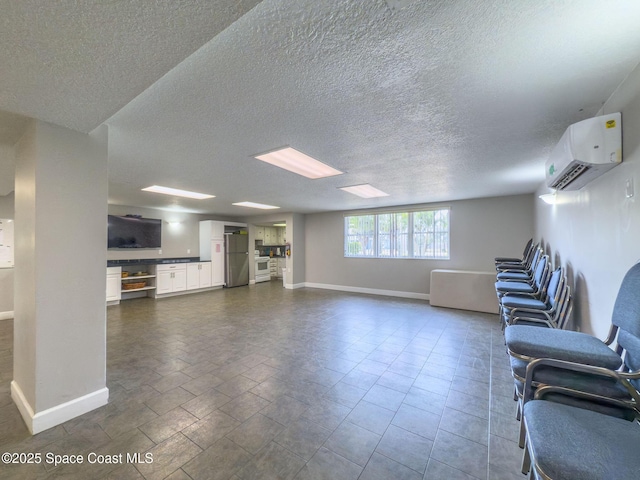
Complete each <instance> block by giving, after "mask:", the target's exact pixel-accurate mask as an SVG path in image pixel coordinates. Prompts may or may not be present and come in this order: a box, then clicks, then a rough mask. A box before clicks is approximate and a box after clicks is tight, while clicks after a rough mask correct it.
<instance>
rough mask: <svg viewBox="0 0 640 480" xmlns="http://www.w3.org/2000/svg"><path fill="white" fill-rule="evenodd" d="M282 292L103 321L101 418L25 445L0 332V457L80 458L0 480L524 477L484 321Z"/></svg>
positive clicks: (328, 294) (359, 298) (136, 305)
mask: <svg viewBox="0 0 640 480" xmlns="http://www.w3.org/2000/svg"><path fill="white" fill-rule="evenodd" d="M281 285H282V284H281V283H279V282H270V283H263V284H258V285H255V286H250V287H240V288H235V289H229V290H217V291H213V292H207V293H201V294H193V295H186V296H181V297H174V298H169V299H163V300H158V301H155V300H152V299H146V298H145V299H137V300H128V301H125V302H123V303H122V304H121V305H120V306H115V307H109V308H108V311H107V316H108V328H107V350H108V357H107V358H108V362H107V386H108V387H109V390H110V398H109V404H108V405H106V406H104V407H102V408H99V409H97V410H94V411H92V412H90V413H88V414H86V415H83V416H81V417H79V418H76V419H73V420H71V421H68V422H66V423H65V424H63V425H59V426H57V427H55V428H52V429H50V430H48V431H45V432H42V433H40V434H38V435H35V436H29V434H28V432H27V430H26V428H25V427H24V424H23V423H22V420H21V418H20V415H19V413H18V410H17V409H16V407H15V406H14V405H13V403H12V401H11V398H10V392H9V383H10V381H11V378H12V335H13V331H12V321H11V320H7V321H0V382H1V383H0V452H6V451H8V452H41V453H42V455H45V454H46V453H51V454H61V455H71V454H82V455H83V458H84V459H85V463H83V464H82V465H59V466H57V467H54V466H53V465H51V464H45V463H42V464H40V465H27V466H19V467H16V466H2V465H0V477H1V478H3V479H8V478H11V479H12V478H16V479H18V478H19V479H29V478H34V479H35V478H38V479H39V478H73V479H75V478H77V479H94V478H95V479H97V478H114V479H116V478H117V479H134V478H137V479H140V478H145V479H161V478H169V479H172V480H177V479H189V478H191V479H196V480H199V479H233V480H239V479H243V480H248V479H276V478H277V479H300V480H302V479H331V480H339V479H361V480H365V479H381V480H389V479H394V480H395V479H416V480H418V479H429V480H433V479H447V480H458V479H471V480H473V479H489V480H499V479H521V478H523V476H522V474H520V473H519V470H520V461H521V458H522V450H520V449H519V448H518V447H517V444H516V440H517V433H518V432H517V429H518V423H517V422H516V420H515V402H514V401H513V399H512V385H513V383H512V380H511V377H510V374H509V370H508V361H507V358H506V354H505V349H504V345H503V340H502V334H501V332H500V328H499V324H498V322H497V317H496V316H494V315H488V314H479V313H473V312H463V311H459V310H450V309H443V308H432V307H430V306H429V304H428V303H427V302H424V301H419V300H405V299H397V298H390V297H375V296H367V295H358V294H348V293H341V292H335V291H324V290H318V289H298V290H285V289H283V288H282V286H281ZM90 452H93V453H94V454H104V455H116V454H120V453H122V454H123V455H126V454H127V453H136V452H138V453H142V454H144V453H147V452H148V453H151V454H152V458H153V462H152V463H126V457H124V458H125V463H124V464H108V463H101V464H89V463H87V459H88V454H89V453H90ZM143 458H144V457H143Z"/></svg>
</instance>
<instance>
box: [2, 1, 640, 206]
mask: <svg viewBox="0 0 640 480" xmlns="http://www.w3.org/2000/svg"><path fill="white" fill-rule="evenodd" d="M0 11H1V12H2V16H0V44H1V45H2V49H0V65H2V74H0V109H1V110H4V111H5V112H11V114H0V143H4V144H9V143H12V142H15V141H16V139H17V138H18V137H17V136H18V133H16V132H19V131H20V129H21V128H22V126H21V125H23V124H24V117H34V118H39V119H42V120H46V121H49V122H52V123H56V124H59V125H63V126H65V127H68V128H73V129H76V130H80V131H83V132H90V131H92V130H93V129H94V128H96V127H97V126H99V125H101V124H104V123H106V124H107V125H109V177H110V178H109V179H110V190H109V197H110V198H109V201H110V203H114V204H121V205H136V206H141V207H151V208H177V209H185V210H188V211H193V212H201V213H215V214H221V215H235V216H241V215H255V214H257V213H259V212H256V211H254V210H248V209H246V208H242V207H234V206H232V205H231V203H232V202H239V201H245V200H248V201H254V202H260V203H267V204H272V205H277V206H280V207H281V210H280V211H281V212H299V213H309V212H318V211H328V210H350V209H357V208H369V207H376V206H389V205H405V204H413V203H426V202H441V201H449V200H455V199H463V198H475V197H487V196H495V195H510V194H518V193H528V192H533V191H534V190H535V188H536V187H537V186H538V185H539V184H540V182H541V181H542V180H543V177H544V172H543V165H544V161H545V159H546V156H547V155H548V153H549V152H550V150H551V148H552V147H553V146H554V145H555V143H556V142H557V141H558V139H559V138H560V136H561V135H562V133H563V131H564V129H565V128H566V127H567V126H568V125H569V124H571V123H574V122H576V121H579V120H581V119H584V118H587V117H591V116H593V115H595V114H596V113H597V112H598V110H599V109H600V107H601V106H602V104H603V102H604V101H605V100H606V99H607V98H608V97H609V96H610V95H611V93H613V91H614V90H615V88H616V87H617V86H618V85H619V84H620V83H621V82H622V80H623V79H624V78H625V77H626V76H627V75H628V74H629V72H630V71H631V70H632V69H633V68H634V67H635V66H636V64H637V63H638V62H639V61H640V29H639V28H638V26H637V22H636V21H635V20H637V19H638V18H640V2H638V1H637V0H619V1H607V2H604V1H602V0H597V1H596V0H564V1H562V2H558V1H557V0H546V1H543V0H531V1H525V0H521V1H517V2H514V1H508V0H491V1H482V2H478V1H477V0H460V1H455V2H452V1H449V0H440V1H419V0H415V1H407V0H393V1H392V0H388V3H387V2H385V1H384V0H370V1H367V2H360V1H345V0H323V1H318V0H297V1H295V2H291V1H285V0H263V1H261V2H260V1H259V0H244V1H237V0H216V1H211V0H191V1H189V0H183V1H181V2H175V1H171V0H164V1H154V2H104V1H99V0H95V1H88V0H84V1H83V0H74V1H72V0H65V1H60V0H59V1H56V2H40V1H38V0H20V1H16V0H0ZM0 113H1V112H0ZM21 122H22V123H21ZM285 145H291V146H293V147H295V148H297V149H299V150H301V151H303V152H305V153H307V154H309V155H312V156H314V157H315V158H317V159H318V160H320V161H323V162H325V163H328V164H330V165H331V166H333V167H335V168H338V169H340V170H342V171H345V172H346V173H345V174H344V175H340V176H336V177H331V178H326V179H320V180H308V179H306V178H303V177H299V176H297V175H295V174H292V173H289V172H285V171H282V170H280V169H277V168H276V167H273V166H271V165H267V164H263V163H262V162H259V161H257V160H255V159H253V158H252V155H254V154H257V153H262V152H265V151H267V150H272V149H274V148H276V147H281V146H285ZM5 150H6V149H5ZM5 150H3V149H0V170H1V166H2V163H4V164H5V170H6V165H7V164H9V162H10V160H9V159H8V158H7V156H6V155H3V152H4V151H5ZM360 183H371V184H372V185H373V186H375V187H377V188H379V189H381V190H384V191H385V192H387V193H389V194H390V196H388V197H384V198H381V199H369V200H365V199H360V198H358V197H355V196H353V195H350V194H348V193H346V192H343V191H341V190H338V189H337V188H338V187H342V186H347V185H354V184H360ZM152 184H160V185H165V186H170V187H175V188H181V189H188V190H195V191H200V192H204V193H209V194H213V195H216V198H214V199H211V200H204V201H196V200H186V199H180V200H179V199H174V198H171V197H166V196H163V195H159V194H153V193H147V192H141V191H140V189H141V188H143V187H147V186H149V185H152ZM1 193H2V192H0V194H1ZM265 213H269V214H271V213H273V212H268V211H265Z"/></svg>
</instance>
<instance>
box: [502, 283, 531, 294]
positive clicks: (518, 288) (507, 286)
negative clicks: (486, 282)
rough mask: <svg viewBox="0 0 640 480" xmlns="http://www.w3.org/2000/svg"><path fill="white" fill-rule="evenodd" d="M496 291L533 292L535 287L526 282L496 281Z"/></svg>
mask: <svg viewBox="0 0 640 480" xmlns="http://www.w3.org/2000/svg"><path fill="white" fill-rule="evenodd" d="M496 290H497V291H498V292H513V293H533V292H535V289H534V288H533V287H532V286H531V285H529V284H528V283H521V282H496Z"/></svg>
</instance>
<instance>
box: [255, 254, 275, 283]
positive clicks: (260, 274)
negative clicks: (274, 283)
mask: <svg viewBox="0 0 640 480" xmlns="http://www.w3.org/2000/svg"><path fill="white" fill-rule="evenodd" d="M255 273H256V275H255V276H256V282H266V281H269V280H271V272H270V270H269V257H260V258H256V268H255Z"/></svg>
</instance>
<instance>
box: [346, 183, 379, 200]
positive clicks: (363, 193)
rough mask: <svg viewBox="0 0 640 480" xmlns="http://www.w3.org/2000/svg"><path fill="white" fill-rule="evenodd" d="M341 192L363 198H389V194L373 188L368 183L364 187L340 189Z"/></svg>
mask: <svg viewBox="0 0 640 480" xmlns="http://www.w3.org/2000/svg"><path fill="white" fill-rule="evenodd" d="M340 190H344V191H345V192H349V193H352V194H354V195H357V196H359V197H362V198H374V197H388V196H389V194H388V193H385V192H383V191H382V190H378V189H377V188H375V187H372V186H371V185H369V184H368V183H365V184H363V185H353V186H351V187H340Z"/></svg>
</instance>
